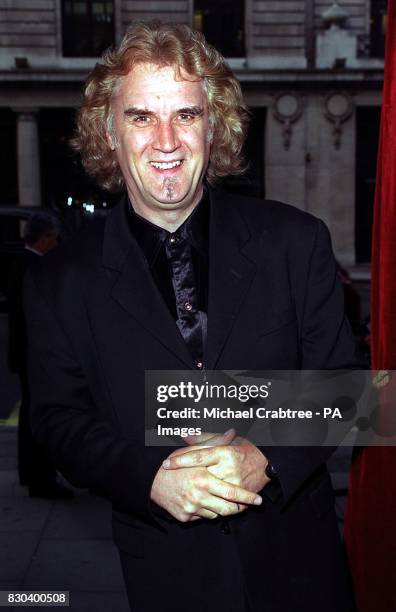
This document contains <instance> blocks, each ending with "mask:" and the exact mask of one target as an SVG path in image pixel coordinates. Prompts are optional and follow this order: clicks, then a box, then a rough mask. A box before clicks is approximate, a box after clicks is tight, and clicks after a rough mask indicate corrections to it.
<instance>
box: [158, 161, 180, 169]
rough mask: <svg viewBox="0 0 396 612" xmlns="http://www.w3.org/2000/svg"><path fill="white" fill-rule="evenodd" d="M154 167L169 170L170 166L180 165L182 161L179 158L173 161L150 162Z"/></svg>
mask: <svg viewBox="0 0 396 612" xmlns="http://www.w3.org/2000/svg"><path fill="white" fill-rule="evenodd" d="M150 164H151V165H152V166H154V168H158V169H159V170H169V168H175V167H176V166H180V164H181V161H180V160H179V159H178V160H177V161H173V162H150Z"/></svg>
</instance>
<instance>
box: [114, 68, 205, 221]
mask: <svg viewBox="0 0 396 612" xmlns="http://www.w3.org/2000/svg"><path fill="white" fill-rule="evenodd" d="M112 110H113V133H108V135H107V138H108V141H109V144H110V146H111V147H112V148H115V151H116V154H117V158H118V162H119V164H120V168H121V171H122V174H123V176H124V180H125V183H126V186H127V190H128V194H129V197H130V199H131V202H132V203H133V206H134V208H135V210H136V212H138V213H139V214H140V215H142V216H143V217H146V218H148V219H149V220H150V221H152V222H154V223H157V224H162V225H163V226H166V225H169V224H171V225H172V224H174V223H175V222H183V220H184V219H185V218H186V217H187V216H188V214H189V213H190V212H191V211H192V209H193V208H194V207H195V206H196V205H197V204H198V202H199V200H200V199H201V196H202V181H203V178H204V175H205V171H206V168H207V166H208V162H209V152H210V136H209V134H210V125H209V113H208V108H207V98H206V94H205V90H204V86H203V82H202V81H191V80H180V79H179V80H176V74H175V69H174V68H173V67H169V66H166V67H158V66H156V65H153V64H138V65H137V66H135V67H134V68H133V70H131V72H130V73H129V74H128V75H126V76H125V77H123V78H122V80H121V83H120V86H119V88H118V90H117V93H116V95H115V99H114V101H113V107H112ZM159 221H162V223H159ZM178 224H180V223H178Z"/></svg>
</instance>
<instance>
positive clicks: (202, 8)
mask: <svg viewBox="0 0 396 612" xmlns="http://www.w3.org/2000/svg"><path fill="white" fill-rule="evenodd" d="M194 28H195V29H196V30H199V31H200V32H202V33H203V34H204V35H205V37H206V39H207V41H208V42H209V43H210V44H212V45H213V46H214V47H216V49H218V50H219V51H221V53H222V54H223V55H224V56H225V57H244V56H245V2H244V1H243V0H216V2H213V0H195V2H194Z"/></svg>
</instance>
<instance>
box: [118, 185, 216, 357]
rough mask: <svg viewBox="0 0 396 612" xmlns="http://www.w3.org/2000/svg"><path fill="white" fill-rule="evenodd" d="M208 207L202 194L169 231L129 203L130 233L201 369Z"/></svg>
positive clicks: (205, 293) (206, 282) (207, 278)
mask: <svg viewBox="0 0 396 612" xmlns="http://www.w3.org/2000/svg"><path fill="white" fill-rule="evenodd" d="M209 206H210V204H209V197H208V195H207V194H206V193H205V194H204V196H203V197H202V200H201V201H200V203H199V204H198V205H197V206H196V208H195V209H194V210H193V212H192V213H191V215H190V216H189V217H188V218H187V219H186V220H185V221H184V223H183V224H182V225H181V226H180V227H179V228H178V229H177V230H176V231H175V232H168V230H166V229H164V228H162V227H158V226H157V225H154V224H153V223H151V222H150V221H148V220H147V219H144V218H143V217H141V216H139V215H138V214H137V213H136V212H135V211H134V209H133V207H132V205H131V204H130V203H129V210H130V215H129V220H130V227H131V230H132V232H133V235H134V237H135V238H136V241H137V243H138V244H139V246H140V248H141V250H142V252H143V254H144V256H145V257H146V260H147V262H148V264H149V267H150V271H151V274H152V277H153V280H154V282H155V284H156V285H157V287H158V289H159V291H160V293H161V295H162V297H163V299H164V300H165V302H166V304H167V306H168V308H169V310H170V312H171V314H172V316H173V318H174V319H175V322H176V325H177V327H178V328H179V331H180V333H181V335H182V336H183V339H184V341H185V342H186V344H187V347H188V349H189V350H190V353H191V355H192V357H193V359H194V361H195V363H196V365H197V367H198V368H200V369H201V368H202V367H203V357H204V351H205V345H206V335H207V312H208V286H209Z"/></svg>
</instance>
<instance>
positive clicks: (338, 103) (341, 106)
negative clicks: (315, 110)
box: [324, 91, 355, 150]
mask: <svg viewBox="0 0 396 612" xmlns="http://www.w3.org/2000/svg"><path fill="white" fill-rule="evenodd" d="M354 106H355V105H354V102H353V100H352V98H351V96H350V95H349V94H348V93H346V92H345V91H342V92H339V91H331V92H330V93H328V94H327V96H326V98H325V101H324V115H325V117H326V119H327V120H328V121H330V123H332V124H333V126H334V127H333V137H334V146H335V148H336V149H337V150H338V149H339V148H340V147H341V137H342V124H343V123H344V122H345V121H347V119H349V117H350V116H351V115H352V113H353V110H354Z"/></svg>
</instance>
